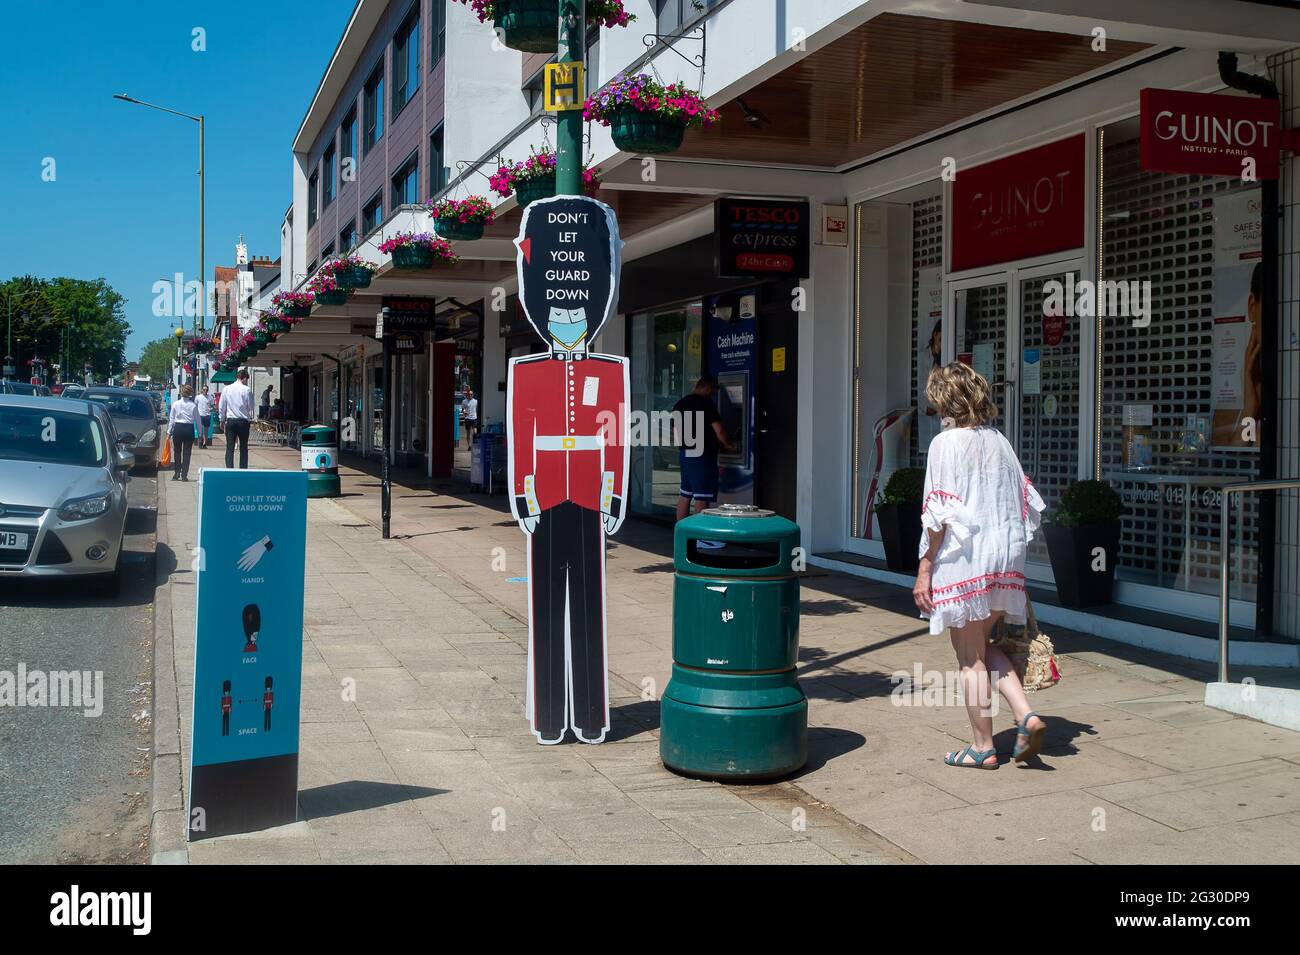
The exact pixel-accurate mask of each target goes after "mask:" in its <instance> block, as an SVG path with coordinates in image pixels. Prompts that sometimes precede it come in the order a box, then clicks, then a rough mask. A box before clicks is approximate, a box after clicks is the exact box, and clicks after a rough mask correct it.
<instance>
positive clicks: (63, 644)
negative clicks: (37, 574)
mask: <svg viewBox="0 0 1300 955" xmlns="http://www.w3.org/2000/svg"><path fill="white" fill-rule="evenodd" d="M127 492H128V500H129V503H130V510H129V512H128V514H127V521H126V536H125V538H124V540H123V554H122V569H121V587H120V590H119V592H118V593H117V594H116V595H113V596H109V595H107V594H105V593H104V592H103V591H102V590H99V589H97V588H96V587H94V586H93V585H89V584H87V582H86V581H85V579H75V578H51V579H49V580H46V581H40V582H35V581H31V580H21V581H19V580H0V612H2V619H3V623H2V624H0V670H3V671H7V672H9V673H14V672H15V671H16V670H17V667H18V664H19V663H23V664H25V665H26V667H27V671H28V673H29V674H30V673H32V672H34V671H42V672H44V673H50V672H52V671H77V672H82V673H86V672H89V673H91V674H95V673H101V674H102V675H103V676H102V684H101V685H102V699H101V700H100V701H99V704H98V705H97V706H95V707H92V714H93V711H94V710H96V709H99V710H100V712H99V713H98V715H89V716H88V715H86V708H85V707H66V706H43V707H24V708H21V709H18V708H11V707H8V706H5V707H0V834H3V838H0V863H3V864H12V863H27V864H33V863H41V864H46V863H131V862H143V861H147V860H148V858H149V855H148V851H147V850H148V826H149V786H148V781H149V761H148V756H149V749H150V747H149V743H150V739H151V736H152V728H151V726H150V714H149V698H150V695H151V693H150V686H149V680H150V672H149V671H150V662H149V661H150V658H151V657H152V644H153V637H154V620H153V615H154V606H153V598H154V572H155V571H154V555H155V546H154V527H155V523H156V517H157V515H156V512H155V505H156V493H155V479H154V476H153V474H152V473H149V472H146V471H144V470H142V469H140V468H137V469H135V470H134V471H133V472H132V474H131V480H130V483H129V484H128V485H127ZM92 680H94V677H93V676H92Z"/></svg>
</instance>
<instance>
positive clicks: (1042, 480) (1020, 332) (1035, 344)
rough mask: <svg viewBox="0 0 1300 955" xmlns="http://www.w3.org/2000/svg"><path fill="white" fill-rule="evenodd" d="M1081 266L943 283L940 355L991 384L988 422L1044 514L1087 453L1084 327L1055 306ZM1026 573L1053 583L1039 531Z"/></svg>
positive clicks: (1065, 265)
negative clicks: (947, 334)
mask: <svg viewBox="0 0 1300 955" xmlns="http://www.w3.org/2000/svg"><path fill="white" fill-rule="evenodd" d="M1082 268H1083V263H1082V261H1081V260H1077V259H1076V260H1070V261H1066V262H1056V263H1051V264H1048V265H1039V266H1034V267H1032V268H1031V267H1026V268H1013V269H1009V270H1006V271H1003V272H999V273H996V274H994V275H991V276H982V277H979V278H974V279H963V280H960V281H953V282H950V283H949V305H950V307H949V314H950V315H951V316H952V321H951V323H950V324H951V327H952V332H951V340H950V342H949V343H948V345H947V347H946V348H945V354H946V355H948V356H950V359H949V360H951V359H956V360H957V361H964V362H966V363H967V364H969V365H970V366H971V367H972V368H974V369H975V370H976V371H978V372H979V373H980V374H981V375H983V376H984V377H985V378H987V379H988V381H989V384H990V385H992V386H993V400H994V401H995V402H997V405H998V414H997V417H996V418H995V419H994V421H993V425H994V426H995V427H997V428H998V429H1000V430H1001V431H1002V433H1003V434H1005V435H1006V437H1007V440H1008V441H1010V442H1011V446H1012V447H1013V448H1014V449H1015V451H1016V454H1017V456H1019V458H1020V461H1021V464H1022V465H1023V466H1024V469H1025V474H1026V475H1028V476H1029V478H1030V480H1032V481H1033V482H1034V485H1035V486H1036V487H1037V488H1038V491H1039V493H1040V494H1041V495H1042V496H1043V500H1044V501H1046V502H1047V506H1048V509H1049V511H1050V510H1051V509H1052V508H1054V507H1055V506H1056V505H1057V504H1058V503H1059V502H1060V499H1061V495H1062V494H1063V493H1064V492H1065V489H1066V488H1067V487H1068V486H1069V484H1070V482H1072V481H1074V480H1077V479H1078V478H1080V477H1082V476H1083V471H1082V468H1083V462H1084V461H1086V460H1088V459H1090V457H1091V451H1090V449H1089V446H1088V442H1087V440H1086V438H1085V437H1084V436H1085V435H1086V434H1087V428H1086V427H1085V422H1084V421H1083V419H1082V417H1081V403H1080V389H1081V387H1082V385H1083V382H1082V380H1081V376H1080V369H1081V339H1082V335H1081V330H1082V329H1081V326H1080V320H1079V318H1078V317H1077V316H1068V317H1067V315H1066V314H1065V311H1064V310H1063V309H1061V308H1059V307H1058V304H1059V303H1060V302H1061V296H1062V295H1063V294H1064V293H1065V292H1066V291H1068V290H1070V289H1073V288H1074V287H1075V285H1076V284H1077V283H1078V281H1079V279H1080V277H1081V274H1082ZM1058 286H1059V287H1058ZM1026 574H1027V575H1028V576H1030V577H1031V578H1033V579H1037V580H1043V581H1050V580H1052V570H1051V565H1050V563H1049V561H1048V556H1047V548H1046V544H1045V541H1044V538H1043V535H1041V534H1040V535H1038V536H1037V537H1036V538H1035V539H1034V540H1033V541H1032V542H1031V543H1030V546H1029V553H1028V555H1027V559H1026Z"/></svg>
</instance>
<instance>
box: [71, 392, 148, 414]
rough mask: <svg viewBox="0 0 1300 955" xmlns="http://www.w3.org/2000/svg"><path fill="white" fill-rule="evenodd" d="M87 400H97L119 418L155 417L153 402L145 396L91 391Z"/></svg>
mask: <svg viewBox="0 0 1300 955" xmlns="http://www.w3.org/2000/svg"><path fill="white" fill-rule="evenodd" d="M85 398H86V400H87V401H97V402H99V403H100V404H102V405H103V406H104V407H105V408H107V409H108V413H109V414H111V415H114V416H116V417H118V418H153V417H154V410H153V403H152V402H151V401H150V400H149V399H148V398H145V397H143V396H141V397H139V398H137V397H136V396H135V395H114V394H111V393H104V392H94V391H89V392H87V393H86V395H85Z"/></svg>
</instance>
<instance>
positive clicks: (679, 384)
mask: <svg viewBox="0 0 1300 955" xmlns="http://www.w3.org/2000/svg"><path fill="white" fill-rule="evenodd" d="M702 313H703V306H702V303H701V302H699V301H695V302H690V303H687V304H684V305H677V306H672V307H669V308H664V309H659V310H656V311H653V312H642V313H640V314H636V315H633V316H632V318H631V322H630V338H631V340H630V342H629V344H628V354H629V355H630V356H631V375H632V382H631V384H632V409H633V412H634V413H640V414H642V415H644V416H645V420H646V421H647V422H648V423H650V427H651V428H652V429H654V431H655V434H656V435H658V436H661V437H662V435H661V434H660V429H658V428H656V427H655V425H654V424H653V422H654V421H662V420H665V416H666V415H667V413H668V412H671V411H672V409H673V405H675V404H677V401H678V399H680V398H681V397H682V396H683V395H684V394H686V393H687V392H688V391H690V390H691V388H693V387H694V386H695V382H696V381H697V380H698V379H699V377H700V374H701V371H702V369H703V358H702V356H703V323H702V319H701V316H702ZM656 416H658V417H656ZM630 467H631V473H630V474H629V477H628V497H629V498H630V499H631V507H632V510H633V511H634V512H635V513H640V514H658V515H668V514H671V513H673V511H674V509H675V508H676V506H677V498H678V492H679V491H680V489H681V472H680V467H679V463H678V452H677V448H675V447H673V446H671V445H670V444H669V443H668V442H667V441H660V440H648V441H643V442H640V443H639V444H638V445H637V446H636V447H633V448H632V450H631V458H630Z"/></svg>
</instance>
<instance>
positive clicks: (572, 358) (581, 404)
mask: <svg viewBox="0 0 1300 955" xmlns="http://www.w3.org/2000/svg"><path fill="white" fill-rule="evenodd" d="M515 245H516V246H517V247H518V256H517V259H516V261H517V266H518V272H519V299H520V301H521V302H522V303H523V308H524V314H525V315H526V316H527V317H528V321H529V323H530V324H531V325H532V326H533V329H534V330H535V331H536V332H537V334H539V335H540V336H541V337H542V339H543V340H544V341H545V342H546V343H547V345H548V346H549V348H548V351H547V352H546V353H545V354H538V355H527V356H523V357H519V358H512V359H510V369H509V373H508V381H507V386H506V390H507V396H506V401H507V405H508V408H507V413H506V420H507V428H508V429H509V439H510V457H509V469H510V477H509V480H510V490H511V495H510V509H511V512H512V513H513V514H514V517H515V520H517V521H518V522H519V526H520V527H521V528H522V529H523V531H524V533H525V534H526V535H528V687H527V703H526V713H527V716H528V722H529V726H530V727H531V728H532V731H533V733H535V734H536V736H537V739H538V742H540V743H545V744H550V743H558V742H560V741H562V740H563V739H564V734H565V732H566V730H569V729H572V730H573V733H574V735H575V736H576V737H577V738H578V739H579V740H581V741H582V742H584V743H599V742H602V741H604V739H605V733H606V732H607V731H608V730H609V692H608V690H609V679H608V672H607V656H608V654H607V638H606V633H605V535H607V534H613V533H615V532H617V531H618V528H619V526H620V525H621V524H622V523H623V518H624V512H625V501H626V498H627V472H628V447H627V414H626V411H627V406H628V402H629V400H630V399H629V381H628V364H627V359H626V358H624V357H622V356H619V355H598V354H593V353H591V352H589V351H588V350H587V349H588V345H589V343H590V342H591V340H592V339H593V338H595V336H596V334H597V332H599V331H600V328H601V326H602V325H604V323H605V321H606V319H608V318H609V316H610V315H611V314H612V313H613V311H614V308H615V306H616V303H617V301H618V276H619V261H620V258H621V254H622V247H623V242H622V240H621V239H620V238H619V236H618V220H617V219H616V218H615V216H614V210H613V209H611V208H610V207H609V206H607V205H605V204H604V203H603V202H598V201H596V200H595V199H590V198H586V197H582V196H555V197H553V198H550V199H539V200H536V201H534V202H532V203H530V204H529V205H528V207H527V208H526V209H525V210H524V215H523V221H522V223H521V224H520V227H519V238H518V239H516V240H515Z"/></svg>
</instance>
